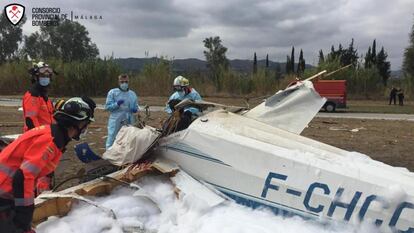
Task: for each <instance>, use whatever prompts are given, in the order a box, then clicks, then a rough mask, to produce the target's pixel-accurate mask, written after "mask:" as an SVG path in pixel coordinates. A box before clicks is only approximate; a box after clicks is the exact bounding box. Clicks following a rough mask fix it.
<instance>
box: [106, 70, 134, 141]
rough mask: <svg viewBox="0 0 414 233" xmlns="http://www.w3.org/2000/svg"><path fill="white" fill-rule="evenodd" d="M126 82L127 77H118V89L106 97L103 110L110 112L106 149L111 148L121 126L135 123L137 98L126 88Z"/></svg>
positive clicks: (112, 90)
mask: <svg viewBox="0 0 414 233" xmlns="http://www.w3.org/2000/svg"><path fill="white" fill-rule="evenodd" d="M128 82H129V77H128V75H126V74H121V75H119V76H118V83H119V87H118V88H114V89H111V90H110V91H109V92H108V95H107V97H106V103H105V110H107V111H109V112H110V115H109V119H108V138H107V139H106V149H108V148H109V147H111V146H112V144H113V143H114V140H115V137H116V135H117V133H118V131H119V129H120V128H121V127H122V125H126V124H134V123H135V116H134V114H135V113H137V112H138V110H139V105H138V97H137V95H136V94H135V92H134V91H132V90H130V89H129V88H128Z"/></svg>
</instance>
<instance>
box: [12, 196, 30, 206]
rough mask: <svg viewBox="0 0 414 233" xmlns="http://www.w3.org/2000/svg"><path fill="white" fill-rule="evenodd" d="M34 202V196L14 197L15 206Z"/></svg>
mask: <svg viewBox="0 0 414 233" xmlns="http://www.w3.org/2000/svg"><path fill="white" fill-rule="evenodd" d="M33 204H34V198H33V197H32V198H14V205H15V206H29V205H33Z"/></svg>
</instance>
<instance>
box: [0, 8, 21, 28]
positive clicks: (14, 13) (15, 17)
mask: <svg viewBox="0 0 414 233" xmlns="http://www.w3.org/2000/svg"><path fill="white" fill-rule="evenodd" d="M4 12H5V13H6V16H7V19H8V20H9V21H10V23H11V24H13V25H17V24H18V23H20V21H21V20H22V19H23V16H24V6H23V5H20V4H17V3H12V4H9V5H7V6H5V7H4Z"/></svg>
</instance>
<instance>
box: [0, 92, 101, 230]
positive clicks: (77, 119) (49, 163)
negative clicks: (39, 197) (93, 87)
mask: <svg viewBox="0 0 414 233" xmlns="http://www.w3.org/2000/svg"><path fill="white" fill-rule="evenodd" d="M94 109H95V102H94V101H93V100H92V99H90V98H88V97H82V98H79V97H76V98H71V99H69V100H67V101H66V102H65V103H64V104H62V105H61V107H60V108H59V109H57V110H56V112H55V113H54V119H55V120H56V121H55V122H56V123H52V124H51V125H50V124H49V125H42V126H39V127H35V128H33V129H32V130H29V131H27V132H25V133H23V134H22V135H21V136H20V137H18V138H17V139H16V140H15V141H13V142H12V143H11V144H9V145H8V146H7V147H6V148H5V149H4V150H3V151H2V152H1V153H0V231H1V232H8V233H22V232H25V233H29V232H32V233H33V232H35V231H34V230H32V229H31V222H32V218H33V212H34V196H35V195H34V186H35V182H36V180H37V179H38V178H39V177H42V176H45V175H47V174H49V173H51V172H53V170H55V168H56V167H57V165H58V163H59V161H60V158H61V156H62V153H63V152H64V151H65V147H66V145H67V144H68V143H69V141H70V140H71V139H75V140H79V138H80V137H81V136H82V134H84V133H85V132H86V129H87V127H88V125H89V124H90V123H91V122H93V121H94V118H93V113H94Z"/></svg>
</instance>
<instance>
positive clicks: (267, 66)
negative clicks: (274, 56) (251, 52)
mask: <svg viewBox="0 0 414 233" xmlns="http://www.w3.org/2000/svg"><path fill="white" fill-rule="evenodd" d="M266 68H269V54H266Z"/></svg>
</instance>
